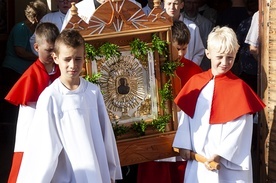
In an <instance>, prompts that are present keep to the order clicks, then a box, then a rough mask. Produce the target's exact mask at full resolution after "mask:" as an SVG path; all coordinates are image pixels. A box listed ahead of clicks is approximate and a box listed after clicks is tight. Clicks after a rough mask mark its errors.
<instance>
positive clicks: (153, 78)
mask: <svg viewBox="0 0 276 183" xmlns="http://www.w3.org/2000/svg"><path fill="white" fill-rule="evenodd" d="M71 14H72V18H71V19H70V21H69V22H68V24H67V25H66V29H77V30H79V32H80V33H81V34H82V35H83V37H84V39H85V41H86V51H87V55H88V56H87V62H86V63H85V65H84V69H83V70H84V73H83V76H84V77H85V78H86V79H88V80H89V81H92V82H94V83H96V84H97V85H98V86H99V87H100V89H101V91H102V94H103V97H104V100H105V104H106V108H107V111H108V113H109V117H110V120H111V123H112V126H113V130H114V134H115V136H116V139H117V146H118V151H119V156H120V161H121V165H122V166H124V165H130V164H136V163H141V162H146V161H152V160H156V159H161V158H166V157H170V156H175V155H176V153H175V152H174V151H173V149H172V141H173V138H174V134H175V130H176V128H177V123H178V122H177V115H176V114H177V111H176V106H175V105H174V103H173V101H172V100H173V97H174V96H175V93H177V92H178V91H176V88H179V87H178V85H179V84H180V83H179V82H178V80H177V79H176V77H174V76H173V71H168V70H169V69H166V68H171V66H172V65H170V64H174V57H173V54H172V46H171V44H170V42H171V26H172V19H171V18H170V17H169V16H168V15H167V14H166V13H165V12H164V11H163V10H162V9H161V7H160V1H158V0H157V1H156V2H155V5H154V9H153V10H152V12H151V13H150V14H149V15H148V16H146V15H145V14H144V13H143V11H142V9H141V7H139V6H138V5H137V4H135V3H133V2H132V1H129V0H109V1H107V2H105V3H104V4H102V5H101V6H100V7H99V8H97V9H96V10H95V12H93V13H92V16H91V18H90V19H89V21H87V20H84V19H82V18H80V16H79V15H78V9H77V8H76V7H75V6H74V3H73V4H72V7H71Z"/></svg>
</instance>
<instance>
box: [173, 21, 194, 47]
mask: <svg viewBox="0 0 276 183" xmlns="http://www.w3.org/2000/svg"><path fill="white" fill-rule="evenodd" d="M190 38H191V34H190V31H189V29H188V27H187V26H186V25H185V24H184V22H183V21H180V20H175V21H173V26H172V42H177V44H178V45H185V44H189V42H190Z"/></svg>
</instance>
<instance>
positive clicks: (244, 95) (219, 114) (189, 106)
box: [174, 70, 265, 124]
mask: <svg viewBox="0 0 276 183" xmlns="http://www.w3.org/2000/svg"><path fill="white" fill-rule="evenodd" d="M211 79H213V75H212V73H211V70H209V71H206V72H203V73H200V74H197V75H194V76H193V77H192V78H191V79H190V80H189V81H188V82H187V83H186V85H185V86H184V87H183V88H182V89H181V91H180V93H179V94H178V95H177V97H176V98H175V100H174V101H175V103H176V104H177V105H178V106H179V108H180V109H181V110H183V111H184V112H185V113H186V114H187V115H189V116H190V117H191V118H193V116H194V112H195V107H196V102H197V98H198V96H199V94H200V92H201V90H202V89H203V88H204V86H205V85H206V84H207V83H208V82H209V81H210V80H211ZM264 107H265V104H264V103H263V102H262V100H261V99H260V98H259V97H258V96H257V95H256V94H255V92H254V91H253V90H252V89H251V88H250V87H249V86H248V85H247V84H246V83H245V82H244V81H242V80H241V79H239V78H238V77H237V76H235V75H234V74H232V73H231V72H227V73H226V74H225V75H221V76H216V77H215V88H214V95H213V101H212V106H211V115H210V124H221V123H226V122H228V121H231V120H234V119H236V118H238V117H240V116H242V115H244V114H253V113H255V112H258V111H260V110H262V109H263V108H264Z"/></svg>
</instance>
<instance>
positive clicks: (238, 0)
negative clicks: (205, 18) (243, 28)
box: [216, 0, 249, 32]
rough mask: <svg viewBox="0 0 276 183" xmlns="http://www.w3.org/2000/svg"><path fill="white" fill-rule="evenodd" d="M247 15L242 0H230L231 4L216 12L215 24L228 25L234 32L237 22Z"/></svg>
mask: <svg viewBox="0 0 276 183" xmlns="http://www.w3.org/2000/svg"><path fill="white" fill-rule="evenodd" d="M248 17H249V14H248V11H247V7H246V3H245V1H244V0H231V6H230V7H228V8H226V9H225V10H223V11H221V12H219V13H218V19H217V22H216V25H218V26H228V27H230V28H232V29H233V30H234V31H235V32H236V31H237V28H238V26H239V24H240V23H241V22H242V21H243V20H245V19H247V18H248Z"/></svg>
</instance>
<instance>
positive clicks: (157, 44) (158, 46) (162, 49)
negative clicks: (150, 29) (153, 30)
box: [152, 34, 168, 58]
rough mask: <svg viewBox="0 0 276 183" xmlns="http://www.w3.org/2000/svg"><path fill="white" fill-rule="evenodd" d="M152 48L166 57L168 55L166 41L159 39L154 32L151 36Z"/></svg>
mask: <svg viewBox="0 0 276 183" xmlns="http://www.w3.org/2000/svg"><path fill="white" fill-rule="evenodd" d="M152 50H154V51H157V52H158V53H159V54H160V55H163V56H165V57H166V58H167V57H168V43H167V42H166V41H164V40H161V39H160V38H159V37H158V36H157V35H156V34H153V36H152Z"/></svg>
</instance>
